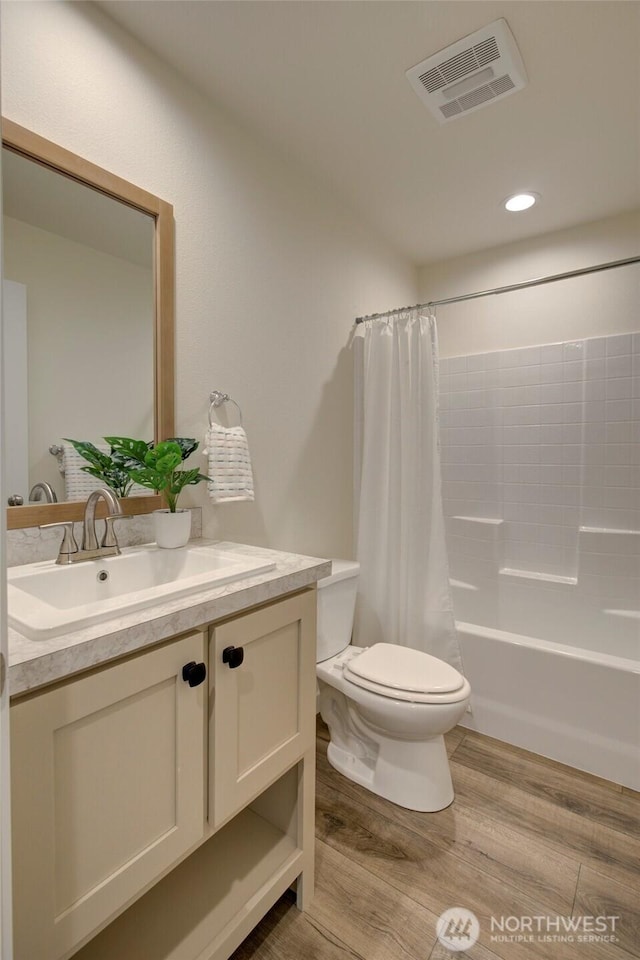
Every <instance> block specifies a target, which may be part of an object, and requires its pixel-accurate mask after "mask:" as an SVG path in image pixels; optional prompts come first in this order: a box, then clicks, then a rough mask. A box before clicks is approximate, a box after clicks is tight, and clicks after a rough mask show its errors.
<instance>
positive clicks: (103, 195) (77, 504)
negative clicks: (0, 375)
mask: <svg viewBox="0 0 640 960" xmlns="http://www.w3.org/2000/svg"><path fill="white" fill-rule="evenodd" d="M2 146H3V167H4V166H7V167H9V166H10V165H11V164H13V163H14V162H16V163H17V162H19V158H24V160H26V161H27V162H28V163H27V166H28V167H29V169H32V165H33V164H35V165H36V167H37V170H39V171H40V172H41V173H42V170H43V168H44V169H45V170H46V171H48V172H49V173H51V174H53V175H54V176H55V177H60V178H61V179H60V180H59V181H56V182H55V185H54V189H53V191H52V192H54V193H55V194H57V195H59V196H58V206H59V207H62V206H64V201H63V200H62V199H61V198H62V196H63V194H64V190H66V189H67V186H68V185H69V182H70V181H71V182H72V183H73V184H77V185H81V187H83V188H88V189H89V194H86V193H85V195H84V196H85V197H86V198H87V202H86V203H85V202H84V201H83V199H82V198H80V199H79V200H77V201H76V200H73V201H71V202H70V201H68V200H67V201H66V205H67V207H73V206H74V205H75V206H76V208H77V210H78V211H79V210H80V209H81V208H83V207H85V206H86V207H87V208H88V207H90V206H91V205H92V204H93V202H94V200H93V198H95V201H96V203H98V204H99V203H104V204H107V205H111V202H112V201H113V202H114V204H113V205H114V209H115V208H116V207H117V208H118V210H120V211H125V212H126V214H127V215H132V214H133V213H134V212H135V211H137V212H139V214H141V215H144V216H142V217H141V218H140V219H146V218H148V219H149V224H150V226H149V228H148V233H149V238H150V239H149V248H150V249H149V254H148V258H149V271H150V272H149V280H148V286H149V328H150V329H149V330H148V331H147V332H145V337H146V338H147V339H146V340H144V342H143V345H142V346H139V347H138V349H140V350H143V351H144V352H145V355H146V354H151V356H145V369H146V374H145V376H147V379H148V386H149V391H148V392H149V393H153V397H152V398H151V397H149V398H148V404H149V407H148V411H147V420H150V419H151V417H152V419H153V424H152V427H150V429H152V431H153V438H154V439H155V440H156V442H157V441H158V440H162V439H166V438H167V437H172V436H174V433H175V429H174V349H175V348H174V298H175V277H174V256H175V252H174V222H173V207H172V206H171V204H169V203H167V202H166V201H164V200H161V199H160V198H159V197H156V196H154V195H153V194H151V193H148V192H147V191H146V190H143V189H141V188H140V187H137V186H134V185H133V184H131V183H129V182H128V181H126V180H123V179H122V178H121V177H118V176H115V175H114V174H112V173H109V172H108V171H107V170H104V169H103V168H102V167H99V166H97V165H96V164H93V163H91V162H89V161H87V160H85V159H83V158H82V157H79V156H77V155H76V154H74V153H72V152H70V151H69V150H66V149H64V148H63V147H60V146H58V145H57V144H55V143H52V142H51V141H49V140H45V139H44V138H43V137H40V136H39V135H37V134H35V133H33V132H32V131H30V130H27V129H26V128H24V127H21V126H19V125H18V124H16V123H14V122H13V121H11V120H7V119H5V118H3V119H2ZM14 158H16V159H15V160H14ZM5 160H6V161H8V162H6V163H5ZM33 169H36V168H33ZM49 173H47V176H48V175H49ZM3 177H4V169H3ZM52 182H53V181H52ZM25 192H26V194H27V195H28V197H29V202H30V201H31V199H32V198H33V196H34V195H35V193H36V191H35V189H31V190H26V191H25ZM27 205H28V204H27ZM8 208H10V204H9V205H8V204H6V203H5V210H4V213H5V217H6V216H7V209H8ZM96 209H98V207H96ZM85 213H86V211H85ZM31 216H32V219H31V222H30V224H28V225H27V229H34V225H35V228H36V229H39V228H40V223H39V222H36V220H35V219H33V216H34V215H33V214H31ZM109 217H110V215H109ZM23 219H25V220H29V214H27V215H26V216H25V217H24V218H23ZM6 222H7V221H6V220H5V228H6ZM123 222H124V221H123ZM93 227H94V228H95V227H97V228H98V229H97V230H96V233H95V234H94V236H98V235H102V234H104V235H105V236H106V235H107V234H108V232H109V231H108V230H107V229H106V228H105V230H104V231H102V229H101V225H100V224H95V223H94V224H93ZM124 232H126V233H129V232H131V231H129V230H125V231H124ZM5 236H6V233H5ZM70 236H71V234H69V233H67V237H66V238H65V241H67V240H68V238H69V237H70ZM74 241H75V237H72V238H71V242H72V243H73V242H74ZM93 246H100V243H96V242H95V241H94V240H92V239H91V240H89V242H88V247H89V248H92V247H93ZM70 249H73V248H70ZM78 249H79V250H80V249H81V248H78ZM105 249H106V248H105ZM7 252H8V251H7V243H6V242H5V273H6V272H7V271H6V264H7V259H8V258H7ZM91 252H92V253H93V250H91ZM111 252H112V251H109V250H108V249H107V256H108V255H109V253H111ZM70 259H71V258H70V257H69V256H66V257H65V258H64V260H65V262H67V263H68V262H69V260H70ZM60 262H61V260H59V261H58V263H60ZM97 312H98V311H97V310H96V313H97ZM90 323H91V318H90V317H88V318H87V320H86V325H87V328H88V327H89V326H90ZM97 323H98V321H96V324H97ZM106 326H109V327H110V326H111V324H110V322H109V320H107V324H106ZM113 326H114V329H113V330H111V329H110V330H109V331H108V334H109V336H110V337H111V344H110V346H111V348H112V349H113V355H114V356H116V357H117V356H120V357H124V356H128V354H129V352H130V350H131V349H132V343H131V341H132V338H131V337H130V336H128V335H127V333H126V331H123V329H122V326H121V328H120V329H119V330H116V329H115V327H116V324H115V323H114V325H113ZM104 327H105V324H104V323H103V324H102V328H103V334H104V333H105V330H104ZM56 335H57V334H56V331H55V330H53V331H52V330H49V331H47V332H46V336H51V337H55V336H56ZM46 336H45V339H46ZM73 339H74V338H73V337H70V336H69V335H68V333H67V334H66V340H67V342H68V346H69V350H70V351H71V350H72V349H73V343H72V341H73ZM52 342H53V341H52ZM43 349H44V348H43ZM32 352H35V351H32ZM94 352H95V353H98V354H101V352H102V351H100V350H99V349H97V350H95V351H94ZM50 355H51V354H50ZM86 359H87V358H86V357H83V358H82V361H78V360H77V359H75V358H74V357H73V355H72V354H71V355H70V357H69V360H68V363H67V362H65V361H66V357H64V356H63V357H62V360H61V358H60V357H58V358H57V359H56V360H55V361H54V360H52V361H51V363H49V364H48V365H47V366H48V368H47V370H46V376H45V377H44V380H45V382H46V383H47V384H48V394H47V396H48V397H50V398H51V402H52V403H53V402H54V401H55V396H56V395H57V394H58V393H60V392H61V391H62V388H63V387H64V388H66V389H67V390H68V392H69V394H70V396H71V400H72V402H76V403H77V404H78V406H81V405H83V404H84V405H85V406H86V407H88V408H90V402H89V401H90V398H91V397H93V398H94V399H95V402H96V403H99V404H101V405H102V407H101V413H102V412H103V409H105V408H106V409H107V410H108V409H109V403H110V399H111V400H115V398H116V396H118V394H120V396H119V399H120V402H121V403H124V402H128V400H127V398H128V393H127V383H128V384H129V385H131V383H132V381H133V379H135V377H134V376H133V375H130V376H129V377H128V380H127V374H123V372H122V370H121V369H120V368H119V366H118V365H114V364H109V363H108V362H107V361H105V357H104V356H101V355H98V356H94V357H93V358H92V357H91V356H89V358H88V361H89V362H86ZM134 362H135V361H134ZM147 365H148V369H147ZM60 367H63V369H59V368H60ZM102 367H106V368H109V367H111V369H109V375H110V377H111V381H110V383H111V384H112V388H111V389H110V390H109V392H107V390H106V389H105V388H104V387H100V386H98V385H97V383H98V378H97V372H98V371H99V370H101V368H102ZM47 378H49V379H47ZM55 378H58V379H57V380H56V379H55ZM29 396H30V397H31V393H29ZM123 398H124V399H123ZM7 405H8V408H9V409H8V414H9V419H10V420H13V419H14V415H15V414H18V413H19V412H20V410H21V407H22V404H20V403H18V402H16V403H14V404H12V403H11V402H8V404H7ZM12 405H13V406H14V407H15V409H14V410H12V409H11V407H12ZM134 422H135V424H136V425H137V424H138V423H139V422H142V418H139V419H138V420H135V421H134ZM65 430H68V432H65V433H64V436H73V437H74V439H83V440H85V439H87V440H92V441H93V442H96V441H97V439H98V436H104V435H105V434H106V435H109V434H118V433H120V432H122V433H124V434H125V435H131V436H142V434H141V433H140V432H139V431H136V430H135V429H133V428H131V430H130V431H127V430H122V429H121V428H119V422H118V423H114V424H113V425H111V423H108V428H104V432H99V433H96V435H95V436H91V435H84V436H78V435H77V434H76V435H75V436H74V433H73V430H71V429H68V428H67V427H66V424H65ZM5 439H6V438H5ZM60 439H61V438H60V437H58V436H56V435H53V436H51V437H50V440H49V442H48V443H47V444H46V446H45V445H44V439H43V438H41V441H42V442H40V444H39V447H38V456H42V457H48V458H49V461H51V460H52V459H53V458H52V456H51V454H50V453H49V450H48V447H49V443H50V444H52V445H55V444H56V443H59V442H60ZM40 447H42V450H40ZM10 456H11V452H10V450H8V452H7V459H9V457H10ZM32 460H33V456H32V457H31V461H32ZM42 462H43V463H44V462H45V461H44V460H43V461H42ZM41 479H43V478H42V477H40V476H38V475H37V474H36V475H35V476H31V477H30V479H29V484H32V483H33V482H34V480H37V481H40V480H41ZM5 492H6V493H7V495H9V494H11V493H12V490H6V491H5ZM27 495H28V490H27ZM24 500H25V502H24V505H23V506H11V507H7V529H9V530H12V529H18V528H22V527H33V526H39V525H41V524H45V523H55V522H57V521H62V520H81V519H82V517H83V512H84V500H74V499H65V500H61V501H60V502H58V503H27V497H25V498H24ZM121 503H122V509H123V513H125V514H129V515H132V514H141V513H149V512H151V511H152V510H155V509H157V508H158V507H160V506H162V503H161V498H160V497H159V496H153V495H152V496H135V497H133V496H132V497H126V498H124V499H123V500H122V501H121ZM101 506H102V505H101Z"/></svg>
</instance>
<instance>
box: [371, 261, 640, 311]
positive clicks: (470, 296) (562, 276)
mask: <svg viewBox="0 0 640 960" xmlns="http://www.w3.org/2000/svg"><path fill="white" fill-rule="evenodd" d="M631 263H640V256H638V257H627V258H626V259H625V260H611V261H609V263H597V264H595V266H593V267H582V268H581V269H579V270H567V271H565V273H554V274H553V275H552V276H550V277H537V278H536V279H535V280H523V281H522V282H521V283H510V284H509V285H508V286H506V287H494V288H493V289H492V290H479V291H478V292H477V293H464V294H462V296H460V297H447V298H446V300H428V301H427V302H426V303H416V304H414V306H412V307H396V309H395V310H387V311H385V312H384V313H369V314H367V316H366V317H356V321H355V322H356V323H364V321H365V320H375V319H377V318H378V317H390V316H393V315H394V314H396V313H404V312H405V311H406V310H423V309H425V308H426V307H440V306H443V305H444V304H446V303H462V301H463V300H477V299H478V298H479V297H492V296H495V295H497V294H500V293H511V291H512V290H524V289H525V288H526V287H538V286H541V285H542V284H543V283H554V282H555V281H556V280H568V279H569V277H582V276H584V275H585V274H586V273H599V272H600V271H601V270H613V268H614V267H626V266H627V265H628V264H631Z"/></svg>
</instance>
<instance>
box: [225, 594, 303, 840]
mask: <svg viewBox="0 0 640 960" xmlns="http://www.w3.org/2000/svg"><path fill="white" fill-rule="evenodd" d="M314 630H315V617H314V611H313V610H312V609H310V598H309V594H302V595H299V596H295V597H291V598H289V599H288V600H283V601H280V602H279V603H275V604H272V605H271V606H268V607H265V608H264V609H262V610H257V611H256V612H254V613H249V614H246V615H245V616H243V617H236V618H235V619H233V620H229V621H228V622H226V623H222V624H220V625H219V626H215V627H213V628H212V629H211V640H210V643H211V648H210V649H211V656H210V664H211V669H210V671H209V678H210V703H211V708H210V720H209V744H210V750H211V752H212V756H213V757H214V758H215V762H213V763H211V764H210V765H209V823H210V824H211V825H212V826H213V827H214V828H216V827H218V826H220V825H221V824H222V823H224V822H225V821H226V820H228V819H229V817H230V816H232V815H233V814H234V813H236V812H237V811H238V810H241V809H242V808H243V807H245V806H246V805H247V804H248V803H249V802H250V801H251V800H253V798H254V797H255V796H257V794H258V793H260V792H261V791H262V790H264V788H265V786H266V785H267V784H269V783H272V782H273V781H274V780H275V779H276V777H277V776H278V775H279V774H280V773H283V772H284V771H285V770H287V769H288V768H289V767H291V766H292V764H293V763H295V761H296V760H297V759H298V757H299V756H301V754H302V753H303V752H304V750H305V749H306V748H307V747H308V746H309V744H311V743H313V741H314V739H315V710H313V709H310V708H309V705H310V704H312V703H315V632H314Z"/></svg>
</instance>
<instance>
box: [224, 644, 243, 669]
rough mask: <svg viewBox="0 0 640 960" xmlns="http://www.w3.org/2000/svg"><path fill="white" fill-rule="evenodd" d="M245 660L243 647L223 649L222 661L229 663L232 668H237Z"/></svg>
mask: <svg viewBox="0 0 640 960" xmlns="http://www.w3.org/2000/svg"><path fill="white" fill-rule="evenodd" d="M243 660H244V648H243V647H225V648H224V650H223V651H222V662H223V663H228V664H229V667H230V668H231V669H232V670H233V669H235V667H239V666H240V664H241V663H242V661H243Z"/></svg>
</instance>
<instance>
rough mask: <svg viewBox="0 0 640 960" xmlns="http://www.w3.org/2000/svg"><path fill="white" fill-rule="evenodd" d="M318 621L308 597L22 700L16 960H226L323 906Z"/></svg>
mask: <svg viewBox="0 0 640 960" xmlns="http://www.w3.org/2000/svg"><path fill="white" fill-rule="evenodd" d="M315 616H316V592H315V589H305V590H303V591H301V592H299V593H296V594H293V595H290V596H287V597H285V598H284V599H281V600H278V601H275V602H273V603H268V604H265V605H263V606H260V607H257V608H255V609H254V610H252V611H250V612H248V613H242V614H239V615H237V616H235V617H233V618H229V619H226V620H223V621H218V622H216V623H214V624H211V625H208V627H206V628H203V629H202V630H200V631H196V632H194V633H191V634H189V635H187V636H183V637H179V638H177V639H175V640H171V641H168V642H166V643H164V644H162V645H161V646H157V647H152V648H150V649H149V650H148V652H143V653H140V654H137V655H135V656H130V657H128V658H127V659H126V660H123V661H121V662H116V663H115V664H114V665H113V666H106V667H103V668H100V669H97V670H95V671H93V672H92V673H89V674H87V675H85V676H82V677H80V678H78V679H76V680H73V679H71V680H69V681H66V682H64V683H60V684H58V685H56V686H55V687H52V688H49V689H45V690H44V691H43V692H42V693H39V694H38V693H35V694H33V695H28V696H25V697H23V698H22V699H19V700H17V701H16V702H15V704H14V705H13V706H12V715H11V729H12V756H13V767H14V773H13V776H12V781H13V804H14V813H13V824H14V901H15V904H14V913H15V957H16V960H64V958H68V957H71V956H74V957H75V958H76V960H114V958H116V957H117V958H118V960H224V958H227V957H228V956H229V955H230V953H232V952H233V950H234V949H235V947H236V946H237V945H238V944H239V943H240V942H241V941H242V940H243V939H244V937H245V936H247V934H248V933H249V932H250V931H251V929H252V928H253V927H254V926H255V924H256V923H257V922H258V921H259V920H260V919H261V918H262V916H263V915H264V914H265V913H266V912H267V910H268V909H269V908H270V907H271V906H272V905H273V904H274V903H275V901H276V900H277V899H278V897H279V896H281V894H282V893H284V891H285V890H286V889H287V888H288V887H289V886H291V885H292V884H293V883H296V889H297V899H298V906H299V907H301V908H303V907H304V906H305V905H306V903H308V901H309V899H310V897H311V896H312V895H313V865H314V856H313V847H314V786H315V781H314V776H315V723H314V721H315ZM192 661H195V662H196V663H204V664H205V665H206V668H207V675H208V676H207V680H206V681H205V682H203V683H200V684H199V685H197V686H195V687H190V686H189V683H188V682H185V680H183V667H184V665H185V664H188V663H190V662H192ZM196 679H198V677H196Z"/></svg>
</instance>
